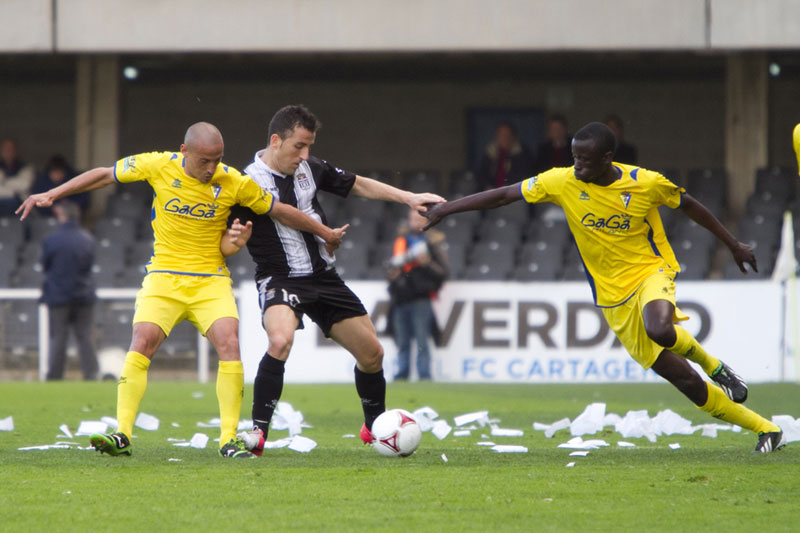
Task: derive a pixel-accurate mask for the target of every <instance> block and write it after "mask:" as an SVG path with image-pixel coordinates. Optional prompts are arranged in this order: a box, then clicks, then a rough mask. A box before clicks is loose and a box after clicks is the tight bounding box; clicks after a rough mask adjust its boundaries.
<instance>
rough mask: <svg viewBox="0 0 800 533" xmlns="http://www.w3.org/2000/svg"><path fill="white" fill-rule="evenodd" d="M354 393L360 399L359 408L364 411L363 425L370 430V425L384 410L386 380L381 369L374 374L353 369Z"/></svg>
mask: <svg viewBox="0 0 800 533" xmlns="http://www.w3.org/2000/svg"><path fill="white" fill-rule="evenodd" d="M355 371H356V391H358V395H359V396H360V397H361V408H362V409H364V423H365V424H366V425H367V429H369V430H372V423H373V422H374V421H375V419H376V418H378V415H379V414H381V413H382V412H384V411H385V410H386V379H385V378H384V377H383V369H381V370H379V371H378V372H375V373H374V374H367V373H366V372H362V371H361V370H359V369H358V367H356V368H355Z"/></svg>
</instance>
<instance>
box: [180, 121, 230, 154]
mask: <svg viewBox="0 0 800 533" xmlns="http://www.w3.org/2000/svg"><path fill="white" fill-rule="evenodd" d="M183 144H185V145H186V146H187V147H189V148H190V149H195V148H201V147H210V146H217V145H220V144H223V142H222V134H221V133H220V132H219V130H218V129H217V127H216V126H215V125H213V124H211V123H209V122H196V123H195V124H192V125H191V126H189V129H187V130H186V135H185V136H184V137H183Z"/></svg>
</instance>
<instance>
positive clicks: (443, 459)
mask: <svg viewBox="0 0 800 533" xmlns="http://www.w3.org/2000/svg"><path fill="white" fill-rule="evenodd" d="M442 461H444V462H445V463H446V462H447V456H446V455H445V454H442Z"/></svg>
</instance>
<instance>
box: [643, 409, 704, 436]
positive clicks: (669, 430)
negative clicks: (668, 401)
mask: <svg viewBox="0 0 800 533" xmlns="http://www.w3.org/2000/svg"><path fill="white" fill-rule="evenodd" d="M652 422H653V431H654V432H655V433H656V435H691V434H692V433H694V428H693V427H692V422H691V421H689V420H687V419H685V418H683V417H682V416H680V415H679V414H678V413H675V412H674V411H671V410H669V409H664V410H663V411H659V413H658V414H657V415H656V416H654V417H653V420H652Z"/></svg>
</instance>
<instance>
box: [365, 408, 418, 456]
mask: <svg viewBox="0 0 800 533" xmlns="http://www.w3.org/2000/svg"><path fill="white" fill-rule="evenodd" d="M372 436H373V437H375V440H374V441H372V447H373V448H375V449H376V450H378V453H379V454H381V455H385V456H386V457H408V456H409V455H411V454H412V453H414V450H416V449H417V447H418V446H419V443H420V441H421V440H422V431H420V429H419V425H418V424H417V421H416V420H415V419H414V415H412V414H411V413H409V412H408V411H406V410H404V409H389V410H388V411H384V412H383V413H381V415H380V416H379V417H378V418H376V419H375V422H373V423H372Z"/></svg>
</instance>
